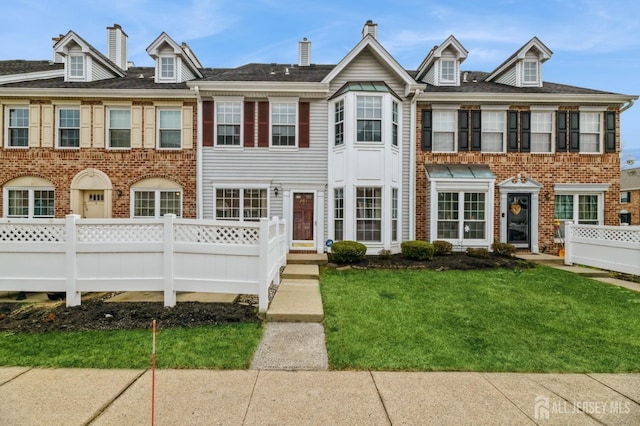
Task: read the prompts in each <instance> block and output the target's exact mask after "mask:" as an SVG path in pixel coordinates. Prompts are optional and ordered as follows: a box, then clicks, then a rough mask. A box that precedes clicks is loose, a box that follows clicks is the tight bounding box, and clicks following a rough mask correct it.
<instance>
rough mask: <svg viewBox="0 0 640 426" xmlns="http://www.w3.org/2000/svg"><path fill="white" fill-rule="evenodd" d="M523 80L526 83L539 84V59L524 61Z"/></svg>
mask: <svg viewBox="0 0 640 426" xmlns="http://www.w3.org/2000/svg"><path fill="white" fill-rule="evenodd" d="M522 82H523V83H524V84H538V61H524V62H523V63H522Z"/></svg>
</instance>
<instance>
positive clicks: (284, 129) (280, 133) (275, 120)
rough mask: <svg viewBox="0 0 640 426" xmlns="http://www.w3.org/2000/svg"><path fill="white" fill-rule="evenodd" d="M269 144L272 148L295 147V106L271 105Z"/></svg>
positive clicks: (285, 104)
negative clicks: (270, 137)
mask: <svg viewBox="0 0 640 426" xmlns="http://www.w3.org/2000/svg"><path fill="white" fill-rule="evenodd" d="M271 123H272V126H271V136H272V139H271V144H272V145H273V146H295V145H296V104H294V103H272V104H271Z"/></svg>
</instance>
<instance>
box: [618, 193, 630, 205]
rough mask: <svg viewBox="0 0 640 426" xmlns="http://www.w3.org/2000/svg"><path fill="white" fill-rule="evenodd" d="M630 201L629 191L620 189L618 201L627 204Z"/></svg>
mask: <svg viewBox="0 0 640 426" xmlns="http://www.w3.org/2000/svg"><path fill="white" fill-rule="evenodd" d="M630 202H631V192H630V191H622V192H621V193H620V203H621V204H628V203H630Z"/></svg>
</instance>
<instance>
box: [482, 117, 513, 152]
mask: <svg viewBox="0 0 640 426" xmlns="http://www.w3.org/2000/svg"><path fill="white" fill-rule="evenodd" d="M480 111H481V112H480V152H481V153H486V154H502V153H505V152H506V150H507V133H508V132H507V109H506V107H502V106H500V107H485V106H482V107H480ZM488 113H501V114H502V149H501V150H499V151H487V150H486V149H485V142H486V138H485V137H484V135H485V133H497V132H487V131H485V126H484V120H485V119H486V117H487V114H488Z"/></svg>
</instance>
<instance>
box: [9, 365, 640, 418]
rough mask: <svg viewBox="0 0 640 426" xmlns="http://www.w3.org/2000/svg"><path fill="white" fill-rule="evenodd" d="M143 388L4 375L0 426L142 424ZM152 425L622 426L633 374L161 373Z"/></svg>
mask: <svg viewBox="0 0 640 426" xmlns="http://www.w3.org/2000/svg"><path fill="white" fill-rule="evenodd" d="M151 379H152V373H151V371H148V370H89V369H30V368H19V367H2V368H0V424H2V425H86V424H92V425H130V424H150V423H151ZM155 424H156V425H183V424H193V425H214V424H224V425H258V424H259V425H262V424H277V425H287V424H290V425H315V424H327V425H328V424H332V425H333V424H337V425H341V424H349V425H351V424H367V425H378V424H379V425H386V424H451V425H458V424H460V425H465V424H500V425H507V424H514V425H523V424H545V425H546V424H555V425H559V424H562V425H570V424H576V425H577V424H579V425H585V424H605V425H631V424H640V374H516V373H443V372H438V373H406V372H403V373H397V372H369V371H329V372H319V371H296V372H292V371H256V370H243V371H217V370H158V371H156V374H155Z"/></svg>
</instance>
